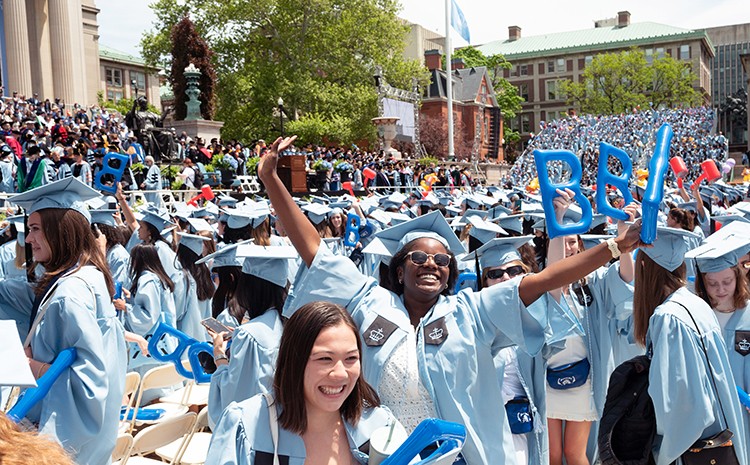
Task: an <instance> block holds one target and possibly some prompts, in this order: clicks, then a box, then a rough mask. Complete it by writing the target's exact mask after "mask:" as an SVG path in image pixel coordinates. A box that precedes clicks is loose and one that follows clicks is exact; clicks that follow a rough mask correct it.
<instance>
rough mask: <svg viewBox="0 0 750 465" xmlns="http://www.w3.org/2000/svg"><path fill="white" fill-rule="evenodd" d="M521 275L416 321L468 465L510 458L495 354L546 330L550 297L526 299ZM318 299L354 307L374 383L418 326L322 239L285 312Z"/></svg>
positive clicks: (423, 364) (425, 363) (422, 353)
mask: <svg viewBox="0 0 750 465" xmlns="http://www.w3.org/2000/svg"><path fill="white" fill-rule="evenodd" d="M521 279H522V277H518V278H514V279H513V280H511V281H507V282H505V283H500V284H497V285H495V286H492V287H489V288H485V289H483V290H482V291H480V292H473V291H470V290H463V291H461V292H460V293H458V294H457V295H453V296H449V297H446V296H440V297H439V299H438V301H437V303H436V304H435V306H434V307H433V308H432V309H431V310H430V311H429V312H428V314H427V315H426V316H425V317H424V318H423V319H422V321H421V322H420V324H419V325H418V326H417V328H416V332H417V348H416V349H417V360H418V363H419V375H420V380H421V381H422V383H423V385H424V387H425V388H426V389H427V392H429V393H430V397H431V398H432V400H433V402H434V405H435V409H436V411H437V414H438V417H439V418H441V419H444V420H447V421H453V422H457V423H461V424H463V425H465V426H466V430H467V442H466V444H465V445H464V448H463V452H462V454H463V456H464V458H465V459H466V462H467V463H468V464H470V465H478V464H490V463H503V460H512V458H511V457H513V456H512V455H509V454H508V453H507V452H508V449H506V448H504V447H503V444H502V441H497V436H496V435H497V434H498V432H499V431H502V429H503V420H502V418H503V417H504V416H505V409H504V407H503V403H502V391H501V389H500V385H499V383H498V381H497V376H496V370H495V365H494V363H493V356H494V355H495V354H497V352H498V351H499V350H500V349H502V348H503V347H508V346H511V345H514V344H516V345H518V346H519V347H520V348H521V350H525V351H527V352H529V353H531V354H536V353H538V352H539V351H540V350H541V349H542V346H543V344H544V343H545V339H546V337H547V332H548V331H549V328H548V316H549V315H548V304H549V300H551V299H547V297H546V296H545V297H543V298H540V299H538V300H537V301H535V302H534V303H532V304H531V305H529V306H528V307H527V306H525V305H524V304H523V302H521V299H520V297H519V295H518V284H519V283H520V281H521ZM319 300H323V301H328V302H334V303H337V304H339V305H342V306H344V307H346V308H347V310H348V311H349V312H350V313H351V314H352V317H353V318H354V321H355V322H356V324H357V326H358V327H359V330H360V334H361V336H362V340H363V342H364V346H363V358H364V360H365V361H364V363H363V371H364V377H365V379H366V380H367V382H368V383H370V385H371V386H375V387H377V386H378V385H379V383H380V379H381V376H382V373H383V366H384V365H385V363H386V362H387V361H388V359H389V357H390V355H391V354H392V352H393V350H394V349H395V348H396V347H397V346H398V345H399V343H400V342H401V341H402V340H403V339H404V338H405V337H406V336H407V334H408V332H409V331H414V328H413V327H412V326H411V322H410V319H409V313H408V311H407V310H406V308H405V307H404V304H403V301H402V299H401V297H400V296H398V295H396V294H394V293H392V292H390V291H388V290H386V289H384V288H382V287H380V286H378V284H377V282H376V281H375V279H373V278H369V277H367V276H364V275H362V274H361V273H359V271H358V270H357V269H356V267H355V266H354V264H353V263H352V261H351V260H349V259H348V258H346V257H336V256H333V255H332V254H331V253H330V251H328V248H327V247H323V246H321V247H319V248H318V253H317V255H316V256H315V258H314V260H313V263H312V266H310V268H304V267H301V268H300V274H299V275H298V279H297V281H296V282H295V286H294V288H293V289H292V290H291V292H290V294H289V297H288V298H287V300H286V304H285V306H284V316H289V315H290V314H292V313H293V311H294V310H296V309H297V308H299V307H300V306H302V305H304V304H306V303H308V302H313V301H319ZM571 324H573V323H572V322H571Z"/></svg>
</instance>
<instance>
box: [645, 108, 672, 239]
mask: <svg viewBox="0 0 750 465" xmlns="http://www.w3.org/2000/svg"><path fill="white" fill-rule="evenodd" d="M672 135H673V133H672V126H670V125H669V124H667V123H664V124H662V125H661V127H660V128H659V131H658V132H657V133H656V147H655V148H654V156H653V157H651V163H649V165H648V184H647V185H646V193H645V195H644V197H643V207H642V214H643V226H642V227H641V240H642V241H643V242H644V243H645V244H651V243H652V242H654V239H656V220H657V218H658V216H659V205H660V204H661V201H662V198H664V174H666V172H667V166H669V163H668V162H669V144H670V143H671V142H672Z"/></svg>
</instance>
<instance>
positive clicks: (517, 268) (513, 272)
mask: <svg viewBox="0 0 750 465" xmlns="http://www.w3.org/2000/svg"><path fill="white" fill-rule="evenodd" d="M524 273H525V270H524V269H523V267H522V266H521V265H514V266H509V267H508V268H505V269H500V268H495V269H494V270H489V271H488V272H487V278H489V279H500V278H502V277H503V276H505V275H506V274H507V275H508V277H509V278H513V277H516V276H518V275H520V274H524Z"/></svg>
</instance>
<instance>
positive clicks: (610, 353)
mask: <svg viewBox="0 0 750 465" xmlns="http://www.w3.org/2000/svg"><path fill="white" fill-rule="evenodd" d="M557 193H558V194H559V196H558V197H556V198H555V200H554V201H553V204H554V206H555V213H556V217H557V221H558V223H560V224H563V223H565V222H566V221H567V220H569V219H571V218H569V217H568V218H566V213H568V212H569V210H568V209H569V207H570V205H571V203H572V202H573V195H574V193H573V191H571V190H570V189H566V190H565V191H562V190H559V189H558V191H557ZM625 212H627V213H628V215H629V216H630V219H631V220H632V219H633V217H634V215H635V213H636V206H635V204H631V205H628V206H626V207H625ZM572 220H573V221H575V220H576V218H572ZM626 229H627V226H626V224H625V222H623V221H620V222H619V223H618V231H619V232H623V231H625V230H626ZM582 242H583V241H582V240H581V237H580V236H577V235H570V236H560V237H556V238H554V239H552V240H550V245H549V249H548V263H550V264H552V263H556V262H557V263H561V261H562V260H563V258H565V259H567V258H569V257H573V256H576V255H578V254H580V253H583V250H584V249H583V247H582ZM633 277H634V271H633V257H632V255H630V254H629V253H623V254H622V255H621V256H620V259H619V265H613V266H610V267H609V268H599V269H597V270H596V271H595V272H594V273H591V274H589V275H588V276H584V277H582V278H581V279H577V280H575V281H574V282H573V283H571V284H568V285H566V286H564V287H562V288H561V289H557V290H555V291H553V292H551V293H550V294H552V295H553V297H555V299H556V300H558V301H559V302H560V304H561V305H563V306H567V307H568V308H569V309H570V311H571V312H573V313H574V314H575V317H577V318H578V319H579V320H580V321H581V325H582V327H583V334H581V335H578V334H576V335H571V336H570V337H568V338H567V339H566V340H565V347H564V349H563V350H561V351H558V352H557V353H555V354H554V355H552V356H551V357H550V358H549V360H548V361H547V365H548V367H547V389H546V391H547V392H546V394H547V401H546V406H547V424H548V431H549V451H550V464H551V465H562V463H563V457H564V459H565V462H567V463H568V464H569V465H588V463H589V459H588V457H587V455H586V448H587V444H588V442H589V434H590V433H591V429H592V424H593V422H595V421H597V420H598V419H599V418H601V415H602V411H603V409H604V401H605V398H606V394H607V387H608V385H609V375H610V374H611V373H612V371H614V369H615V367H616V366H617V365H618V364H619V363H620V362H622V361H624V360H615V359H616V358H620V357H621V355H620V354H621V353H627V349H624V350H620V348H619V347H617V346H619V345H621V344H627V340H626V338H625V337H620V336H618V334H619V333H620V331H621V330H622V329H625V328H626V327H627V325H628V318H629V317H630V316H631V315H632V311H630V312H626V311H622V310H624V308H625V303H626V302H632V300H633V288H632V286H631V285H630V284H629V283H631V282H632V281H633ZM631 308H632V307H631ZM618 309H619V310H621V311H620V312H617V310H618ZM617 313H619V314H617ZM628 313H629V314H628ZM632 347H633V348H632V349H630V350H635V351H637V352H639V353H642V350H641V349H640V348H637V347H636V346H632ZM634 355H636V354H632V353H629V354H628V356H626V358H625V360H627V359H629V358H632V356H634ZM613 360H614V362H613ZM571 376H577V381H576V382H572V383H571V382H569V381H570V379H571ZM592 437H593V438H595V437H596V434H595V432H594V434H593V435H592Z"/></svg>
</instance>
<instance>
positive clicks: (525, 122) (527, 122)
mask: <svg viewBox="0 0 750 465" xmlns="http://www.w3.org/2000/svg"><path fill="white" fill-rule="evenodd" d="M520 129H521V131H520V132H521V133H522V134H526V133H529V132H531V115H530V114H528V113H524V114H522V115H521V127H520Z"/></svg>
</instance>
